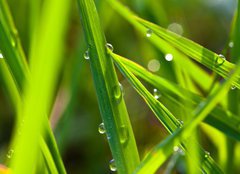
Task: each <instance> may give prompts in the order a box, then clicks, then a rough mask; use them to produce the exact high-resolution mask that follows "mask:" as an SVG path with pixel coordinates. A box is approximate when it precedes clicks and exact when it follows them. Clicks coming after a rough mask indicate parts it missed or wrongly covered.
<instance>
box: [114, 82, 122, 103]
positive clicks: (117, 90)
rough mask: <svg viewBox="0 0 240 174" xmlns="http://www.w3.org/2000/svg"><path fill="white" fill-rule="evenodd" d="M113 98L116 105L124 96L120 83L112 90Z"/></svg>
mask: <svg viewBox="0 0 240 174" xmlns="http://www.w3.org/2000/svg"><path fill="white" fill-rule="evenodd" d="M113 93H114V98H115V99H116V101H117V103H120V101H121V100H122V97H123V96H124V89H123V86H122V84H121V83H119V84H118V85H117V86H115V87H114V88H113Z"/></svg>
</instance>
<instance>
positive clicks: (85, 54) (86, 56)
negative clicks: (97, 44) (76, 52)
mask: <svg viewBox="0 0 240 174" xmlns="http://www.w3.org/2000/svg"><path fill="white" fill-rule="evenodd" d="M84 59H86V60H88V59H90V56H89V49H87V51H85V53H84Z"/></svg>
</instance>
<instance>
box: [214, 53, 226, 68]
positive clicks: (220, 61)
mask: <svg viewBox="0 0 240 174" xmlns="http://www.w3.org/2000/svg"><path fill="white" fill-rule="evenodd" d="M225 61H226V58H225V56H224V55H222V54H219V55H218V57H217V58H216V60H215V64H216V66H217V67H219V66H221V65H222V64H223V63H224V62H225Z"/></svg>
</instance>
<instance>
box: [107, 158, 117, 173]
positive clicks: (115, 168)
mask: <svg viewBox="0 0 240 174" xmlns="http://www.w3.org/2000/svg"><path fill="white" fill-rule="evenodd" d="M109 168H110V170H111V171H112V172H115V171H117V166H116V163H115V160H114V159H112V160H110V162H109Z"/></svg>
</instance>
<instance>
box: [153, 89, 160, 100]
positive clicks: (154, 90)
mask: <svg viewBox="0 0 240 174" xmlns="http://www.w3.org/2000/svg"><path fill="white" fill-rule="evenodd" d="M153 96H154V98H155V99H159V98H160V97H161V94H160V92H159V91H158V90H157V89H156V88H155V89H153Z"/></svg>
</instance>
